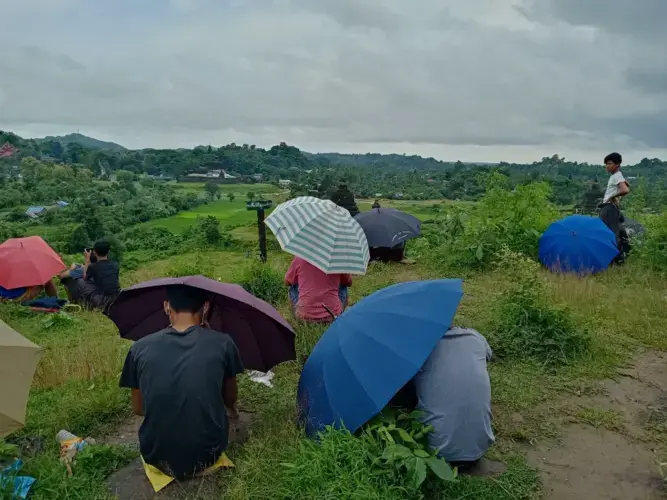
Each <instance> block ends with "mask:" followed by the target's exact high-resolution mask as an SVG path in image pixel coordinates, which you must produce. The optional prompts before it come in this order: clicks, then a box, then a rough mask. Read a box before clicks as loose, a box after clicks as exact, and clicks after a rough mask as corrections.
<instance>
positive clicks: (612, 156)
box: [604, 153, 623, 165]
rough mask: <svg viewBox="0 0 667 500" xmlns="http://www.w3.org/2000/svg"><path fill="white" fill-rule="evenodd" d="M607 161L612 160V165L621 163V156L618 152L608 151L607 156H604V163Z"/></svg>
mask: <svg viewBox="0 0 667 500" xmlns="http://www.w3.org/2000/svg"><path fill="white" fill-rule="evenodd" d="M608 162H612V163H613V164H614V165H620V164H621V163H623V157H622V156H621V155H620V153H609V154H608V155H607V156H605V157H604V163H605V165H606V164H607V163H608Z"/></svg>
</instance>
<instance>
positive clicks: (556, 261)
mask: <svg viewBox="0 0 667 500" xmlns="http://www.w3.org/2000/svg"><path fill="white" fill-rule="evenodd" d="M617 255H618V247H617V246H616V236H615V235H614V233H613V232H612V231H611V230H610V229H609V228H608V227H607V226H606V225H605V223H604V222H602V221H601V220H600V219H598V218H597V217H590V216H588V215H570V216H569V217H565V218H564V219H561V220H559V221H556V222H554V223H552V224H551V225H550V226H549V227H548V228H547V230H546V231H545V232H544V234H543V235H542V236H541V237H540V254H539V256H540V262H542V264H544V265H545V266H546V267H548V268H549V269H551V270H552V271H555V272H573V273H578V274H592V273H597V272H600V271H604V270H605V269H607V267H609V264H610V263H611V261H612V260H613V259H614V258H615V257H616V256H617Z"/></svg>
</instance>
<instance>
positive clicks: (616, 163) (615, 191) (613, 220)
mask: <svg viewBox="0 0 667 500" xmlns="http://www.w3.org/2000/svg"><path fill="white" fill-rule="evenodd" d="M622 162H623V157H622V156H621V155H620V154H619V153H610V154H608V155H607V156H606V157H605V159H604V164H605V168H606V170H607V172H608V173H609V174H610V175H609V181H608V182H607V190H606V191H605V193H604V198H603V199H602V204H601V205H600V219H601V220H602V222H604V223H605V224H606V225H607V227H608V228H609V229H611V231H612V232H613V233H614V235H615V236H616V246H617V247H618V249H619V252H620V251H621V243H622V242H621V221H622V218H623V215H622V214H621V208H620V201H621V198H622V197H623V196H627V194H628V193H629V192H630V186H629V185H628V182H627V181H626V180H625V177H623V174H622V173H621V163H622ZM623 260H624V256H623V254H619V256H618V257H617V258H616V260H615V261H616V262H617V263H622V262H623Z"/></svg>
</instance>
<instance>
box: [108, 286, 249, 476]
mask: <svg viewBox="0 0 667 500" xmlns="http://www.w3.org/2000/svg"><path fill="white" fill-rule="evenodd" d="M167 298H168V300H167V302H165V305H164V307H165V312H166V313H167V314H168V315H169V318H170V323H171V326H170V327H169V328H166V329H164V330H162V331H160V332H157V333H154V334H152V335H149V336H148V337H144V338H143V339H141V340H139V341H137V342H135V343H134V344H133V345H132V347H131V348H130V352H129V353H128V355H127V358H126V360H125V365H124V367H123V373H122V374H121V377H120V386H121V387H128V388H130V389H132V407H133V409H134V411H135V412H136V413H137V414H139V415H145V418H144V421H143V423H142V425H141V429H140V430H139V448H140V451H141V455H142V457H143V458H144V461H145V462H146V463H148V464H150V465H153V466H154V467H157V468H158V469H160V470H161V471H162V472H164V473H165V474H168V475H170V476H172V477H174V478H176V479H186V478H191V477H193V476H194V475H196V474H198V473H200V472H202V471H204V470H205V469H206V468H207V467H209V466H211V465H213V464H214V463H215V462H216V461H217V460H218V458H219V457H220V456H221V455H222V453H223V452H224V451H225V449H226V448H227V442H228V434H229V421H228V415H227V414H228V413H229V414H230V416H231V417H232V418H238V410H237V409H236V400H237V386H236V375H238V374H239V373H241V372H243V364H242V363H241V357H240V355H239V352H238V350H237V348H236V344H234V341H233V340H232V338H231V337H230V336H229V335H226V334H224V333H220V332H217V331H214V330H211V329H209V328H205V327H203V326H201V325H202V323H204V321H203V319H204V318H206V317H207V316H208V309H209V306H210V304H209V302H208V301H207V297H206V295H205V294H204V292H202V291H201V290H199V289H195V288H191V287H187V286H179V285H176V286H172V287H169V288H168V289H167Z"/></svg>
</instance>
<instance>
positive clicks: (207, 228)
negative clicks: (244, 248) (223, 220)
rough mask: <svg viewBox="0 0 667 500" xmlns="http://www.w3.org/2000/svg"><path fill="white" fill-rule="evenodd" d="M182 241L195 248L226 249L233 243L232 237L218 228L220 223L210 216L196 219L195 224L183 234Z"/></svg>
mask: <svg viewBox="0 0 667 500" xmlns="http://www.w3.org/2000/svg"><path fill="white" fill-rule="evenodd" d="M183 239H184V241H187V242H188V243H191V244H194V245H197V246H202V245H204V246H216V247H222V248H227V247H230V246H231V245H232V243H233V240H232V237H231V236H230V235H229V233H228V232H227V231H226V230H225V229H221V228H220V221H219V220H218V219H217V218H216V217H213V216H212V215H207V216H206V217H197V220H196V221H195V223H194V224H193V225H192V226H190V227H189V228H188V229H187V230H186V231H185V233H183Z"/></svg>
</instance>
